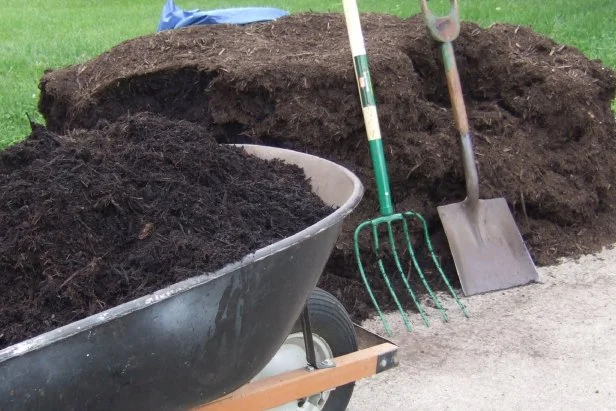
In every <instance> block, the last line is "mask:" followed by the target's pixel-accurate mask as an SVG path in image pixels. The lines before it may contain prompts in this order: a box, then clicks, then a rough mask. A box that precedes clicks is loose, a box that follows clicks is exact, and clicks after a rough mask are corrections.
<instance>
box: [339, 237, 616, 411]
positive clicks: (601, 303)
mask: <svg viewBox="0 0 616 411" xmlns="http://www.w3.org/2000/svg"><path fill="white" fill-rule="evenodd" d="M540 281H541V283H540V284H534V285H531V286H527V287H522V288H517V289H512V290H508V291H506V292H496V293H491V294H486V295H481V296H473V297H470V298H465V299H464V302H465V303H466V304H467V305H468V307H469V310H470V312H471V315H472V318H469V319H465V318H464V317H462V315H461V314H459V313H456V312H455V307H454V306H453V305H452V304H448V306H450V307H451V317H452V319H451V321H450V322H449V323H443V322H441V321H439V320H438V319H437V318H436V314H435V313H434V312H433V311H432V312H431V313H432V315H431V318H433V324H432V326H431V327H430V328H426V327H424V326H423V324H421V323H420V322H419V319H418V318H417V317H416V316H413V317H412V318H413V320H414V324H415V326H416V327H415V329H414V331H413V332H412V333H407V332H406V331H405V329H403V328H402V327H401V322H400V321H399V316H398V315H397V314H391V315H389V317H390V318H391V321H392V322H394V321H395V322H396V325H397V327H396V329H395V331H394V337H393V338H392V339H393V341H394V342H396V343H397V344H399V345H400V362H401V363H400V366H399V367H398V368H397V369H394V370H391V371H389V372H386V373H383V374H381V375H378V376H376V377H374V378H372V379H366V380H362V381H361V382H359V383H358V387H357V388H356V393H355V394H354V396H353V398H352V402H351V406H350V407H349V410H352V411H362V410H373V411H378V410H383V411H385V410H387V411H396V410H400V411H402V410H404V411H408V410H468V409H472V410H493V409H503V410H583V409H585V410H590V409H592V410H606V409H613V406H614V404H615V403H616V373H615V372H614V370H616V345H615V344H614V338H615V337H614V335H616V304H615V303H614V296H615V295H616V250H613V249H612V250H608V251H604V252H601V253H600V254H598V255H596V256H584V257H582V258H581V259H579V260H577V261H568V262H566V263H563V264H559V265H557V266H551V267H544V268H541V270H540ZM365 326H366V327H367V328H369V329H371V330H372V331H376V332H378V333H380V334H381V335H385V334H384V332H383V329H382V327H381V324H380V322H376V321H373V320H368V321H366V323H365Z"/></svg>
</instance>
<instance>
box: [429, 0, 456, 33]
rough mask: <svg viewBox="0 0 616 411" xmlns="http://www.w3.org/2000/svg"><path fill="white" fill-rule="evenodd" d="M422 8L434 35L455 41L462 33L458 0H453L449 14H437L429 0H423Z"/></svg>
mask: <svg viewBox="0 0 616 411" xmlns="http://www.w3.org/2000/svg"><path fill="white" fill-rule="evenodd" d="M421 10H422V12H423V15H424V19H425V20H426V24H427V25H428V29H429V30H430V33H432V37H434V38H435V39H436V40H438V41H441V42H445V41H453V40H454V39H455V38H456V37H458V34H460V14H459V12H458V0H451V8H450V9H449V15H447V16H437V15H435V14H434V13H432V11H430V8H429V7H428V1H427V0H421Z"/></svg>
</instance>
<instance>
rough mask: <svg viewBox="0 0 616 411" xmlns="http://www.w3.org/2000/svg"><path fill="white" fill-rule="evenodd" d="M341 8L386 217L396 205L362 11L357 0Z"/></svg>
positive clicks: (348, 2) (349, 0) (382, 206)
mask: <svg viewBox="0 0 616 411" xmlns="http://www.w3.org/2000/svg"><path fill="white" fill-rule="evenodd" d="M342 6H343V7H344V15H345V19H346V26H347V31H348V34H349V40H350V45H351V52H352V54H353V66H354V67H355V77H356V79H357V87H358V90H359V98H360V101H361V107H362V111H363V114H364V124H365V125H366V134H367V135H368V144H369V145H370V155H371V157H372V165H373V169H374V176H375V180H376V188H377V193H378V196H379V205H380V213H381V215H383V216H388V215H392V214H393V213H394V206H393V203H392V199H391V191H390V188H389V178H388V177H387V163H386V162H385V153H384V151H383V140H382V139H381V128H380V126H379V117H378V113H377V109H376V99H375V97H374V89H373V87H372V80H371V78H370V71H369V69H368V57H367V56H366V47H365V44H364V35H363V33H362V30H361V22H360V20H359V10H358V9H357V2H356V1H355V0H343V1H342Z"/></svg>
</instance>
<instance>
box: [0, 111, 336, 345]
mask: <svg viewBox="0 0 616 411" xmlns="http://www.w3.org/2000/svg"><path fill="white" fill-rule="evenodd" d="M0 186H1V187H2V190H1V191H0V272H1V273H2V275H1V276H0V349H2V348H4V347H5V346H7V345H11V344H14V343H16V342H19V341H21V340H24V339H26V338H29V337H32V336H35V335H38V334H40V333H42V332H45V331H48V330H51V329H53V328H56V327H59V326H62V325H65V324H68V323H70V322H72V321H76V320H78V319H81V318H84V317H86V316H88V315H92V314H95V313H97V312H100V311H103V310H105V309H107V308H111V307H113V306H116V305H118V304H121V303H123V302H126V301H129V300H132V299H134V298H138V297H140V296H143V295H145V294H148V293H151V292H153V291H156V290H158V289H161V288H163V287H165V286H168V285H170V284H173V283H175V282H177V281H181V280H183V279H186V278H189V277H192V276H195V275H199V274H203V273H205V272H210V271H213V270H216V269H219V268H221V267H223V266H224V265H226V264H228V263H231V262H234V261H237V260H239V259H240V258H242V257H244V256H245V255H247V254H249V253H250V252H252V251H255V250H257V249H259V248H261V247H264V246H266V245H269V244H271V243H273V242H275V241H278V240H280V239H283V238H285V237H288V236H290V235H292V234H295V233H297V232H298V231H301V230H302V229H304V228H306V227H308V226H309V225H311V224H313V223H315V222H317V221H319V220H320V219H322V218H323V217H325V216H326V215H328V214H329V213H331V211H332V210H331V208H329V207H328V206H326V205H325V204H323V202H322V201H321V200H320V199H319V197H317V196H316V195H315V194H313V193H312V191H311V187H310V183H309V182H308V181H307V180H306V177H305V175H304V172H303V171H302V170H301V169H299V168H298V167H296V166H292V165H288V164H284V163H282V162H281V161H271V162H270V161H265V160H261V159H258V158H256V157H253V156H249V155H247V154H246V153H245V152H244V151H243V150H241V149H239V148H234V147H229V146H223V145H219V144H217V143H216V141H215V140H214V139H213V138H212V136H211V135H210V134H209V132H208V131H207V130H205V129H203V128H202V127H200V126H197V125H195V124H193V123H189V122H177V121H170V120H167V119H164V118H160V117H158V116H154V115H148V114H140V115H137V116H135V117H131V118H127V119H124V120H122V121H120V122H118V123H114V124H110V125H108V126H105V127H103V128H102V129H101V130H93V131H77V132H75V133H71V134H70V135H69V136H66V137H63V136H58V135H57V134H55V133H53V132H50V131H48V130H46V129H45V128H43V127H42V126H38V125H37V126H35V127H34V129H33V132H32V134H31V135H30V136H29V137H28V139H27V140H26V141H25V142H23V143H20V144H19V145H16V146H13V147H11V148H10V149H8V150H6V151H4V152H2V153H0Z"/></svg>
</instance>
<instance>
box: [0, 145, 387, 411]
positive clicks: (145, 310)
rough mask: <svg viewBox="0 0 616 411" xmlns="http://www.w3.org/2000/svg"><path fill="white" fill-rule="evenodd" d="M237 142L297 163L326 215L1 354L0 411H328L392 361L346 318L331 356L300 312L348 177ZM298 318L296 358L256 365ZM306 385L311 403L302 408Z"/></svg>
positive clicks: (336, 229) (289, 154)
mask: <svg viewBox="0 0 616 411" xmlns="http://www.w3.org/2000/svg"><path fill="white" fill-rule="evenodd" d="M243 147H244V148H245V150H247V151H248V152H249V153H251V154H253V155H256V156H258V157H261V158H265V159H271V158H279V159H283V160H285V161H286V162H289V163H293V164H297V165H298V166H300V167H302V168H303V169H304V171H305V173H306V175H307V176H308V177H309V178H310V179H311V182H312V186H313V190H314V191H315V192H316V193H317V194H318V195H319V196H320V197H321V198H322V199H323V200H324V201H325V202H326V203H327V204H329V205H332V206H334V207H335V211H334V212H333V213H332V214H330V215H329V216H327V217H326V218H324V219H322V220H321V221H319V222H318V223H316V224H314V225H312V226H310V227H308V228H306V229H304V230H302V231H301V232H298V233H296V234H295V235H293V236H290V237H287V238H285V239H283V240H281V241H278V242H276V243H274V244H271V245H270V246H267V247H264V248H262V249H260V250H258V251H256V252H255V253H253V254H250V255H248V256H246V257H245V258H244V259H242V260H241V261H238V262H235V263H233V264H230V265H227V266H226V267H224V268H223V269H221V270H219V271H216V272H213V273H205V274H203V275H201V276H197V277H193V278H190V279H188V280H185V281H182V282H179V283H176V284H173V285H172V286H169V287H167V288H164V289H161V290H159V291H157V292H155V293H153V294H150V295H147V296H144V297H141V298H137V299H135V300H132V301H130V302H127V303H125V304H122V305H119V306H117V307H114V308H111V309H108V310H106V311H103V312H101V313H99V314H96V315H93V316H90V317H87V318H84V319H82V320H80V321H76V322H73V323H71V324H68V325H66V326H63V327H60V328H57V329H54V330H52V331H49V332H46V333H44V334H41V335H39V336H36V337H34V338H31V339H29V340H26V341H23V342H21V343H18V344H14V345H12V346H9V347H7V348H5V349H3V350H1V351H0V409H1V410H99V409H100V410H139V409H148V410H178V409H190V408H195V407H199V408H201V409H203V410H209V409H211V410H214V409H227V410H232V409H242V410H243V411H247V410H249V409H254V410H257V409H259V410H263V409H270V408H273V407H275V406H278V405H281V404H283V406H284V404H287V405H286V406H287V407H288V404H289V402H291V404H297V408H296V409H337V408H332V406H331V404H330V405H329V406H326V408H324V406H325V405H326V404H327V403H326V402H325V401H324V400H326V399H327V395H329V394H331V393H332V389H333V392H336V390H335V388H336V387H341V386H343V385H345V384H346V387H348V386H352V385H353V382H354V381H356V380H359V379H361V378H364V377H366V376H369V375H372V374H375V373H377V372H380V371H383V370H386V369H388V368H390V367H393V366H395V365H396V360H395V354H396V352H397V347H396V346H395V345H393V344H391V343H389V342H387V341H385V340H382V339H380V337H377V336H376V335H373V334H370V333H368V332H367V331H365V330H364V329H362V328H361V327H359V326H357V325H355V324H353V323H351V330H352V332H353V340H355V339H356V340H357V345H356V346H355V347H354V346H353V344H354V343H355V341H352V343H351V349H349V350H347V351H346V352H343V355H334V356H332V355H331V354H332V352H333V351H332V350H328V345H327V344H326V343H323V342H322V341H321V342H319V341H320V340H319V341H315V340H314V339H313V336H317V337H318V334H319V330H318V329H314V328H318V327H321V328H322V327H323V325H318V323H319V321H320V324H325V325H326V326H327V321H325V322H324V321H323V320H322V319H323V318H326V316H325V317H323V315H321V314H322V312H324V311H327V310H323V309H322V308H323V304H321V306H320V307H321V309H318V307H317V309H315V310H314V313H313V312H311V311H310V301H311V296H312V295H314V293H315V291H318V289H316V285H317V282H318V280H319V277H320V275H321V273H322V271H323V269H324V267H325V264H326V262H327V260H328V258H329V256H330V253H331V251H332V249H333V247H334V245H335V243H336V241H337V239H338V236H339V234H340V232H341V229H342V223H343V221H344V219H345V217H346V216H348V215H349V213H351V212H352V210H353V209H354V207H355V206H356V205H357V204H358V203H359V201H360V200H361V197H362V195H363V186H362V184H361V182H360V181H359V179H358V178H357V177H356V176H355V175H354V174H352V173H351V172H350V171H348V170H347V169H345V168H343V167H341V166H339V165H337V164H335V163H332V162H330V161H327V160H325V159H322V158H319V157H315V156H312V155H308V154H303V153H299V152H295V151H290V150H285V149H280V148H272V147H264V146H254V145H243ZM321 297H322V295H321ZM325 300H327V299H325ZM325 300H323V298H321V299H320V300H315V301H316V303H319V301H320V302H321V303H322V302H323V301H325ZM335 301H336V302H337V300H335ZM338 304H339V303H338ZM317 305H318V304H317ZM330 306H331V304H330ZM340 307H341V306H340ZM334 308H335V307H334ZM319 313H321V314H319ZM317 314H318V315H320V317H319V318H321V320H319V318H316V317H318V315H317ZM334 314H335V315H334V316H333V318H334V319H336V318H337V319H338V323H336V324H333V330H334V331H336V330H339V329H342V328H344V327H343V326H342V325H344V323H345V321H344V319H345V318H346V319H348V315H346V312H344V313H343V314H342V315H341V314H340V312H338V313H334ZM345 316H346V317H345ZM315 318H316V321H314V320H315ZM340 318H342V320H340ZM311 320H313V324H312V327H313V329H311V328H310V327H311ZM349 321H350V320H348V321H347V323H348V322H349ZM298 324H299V332H300V333H301V335H302V337H303V339H302V343H303V344H302V347H303V349H304V350H303V351H302V352H303V353H304V354H305V357H304V359H302V361H303V366H299V363H298V364H296V365H291V366H289V365H286V366H284V365H283V366H282V367H280V366H279V365H278V366H273V368H272V369H273V370H274V371H273V372H272V370H270V371H269V372H268V373H264V372H263V370H264V369H267V368H268V367H269V366H270V365H271V364H273V363H274V362H275V361H274V360H276V357H277V356H278V354H277V353H279V352H282V349H283V348H284V347H286V345H285V344H286V343H287V341H288V340H289V338H290V335H292V334H293V333H295V335H297V330H298ZM341 324H342V325H341ZM330 328H332V327H330ZM347 328H348V327H347ZM347 334H348V333H347ZM347 340H348V338H347ZM347 345H348V344H347ZM296 346H297V344H296ZM353 348H356V349H353ZM286 352H288V350H287V351H286ZM326 352H329V356H327V355H325V354H326ZM324 353H325V354H324ZM338 353H340V351H338ZM285 355H287V354H285ZM324 355H325V356H324ZM296 357H297V356H296ZM326 357H327V358H326ZM289 358H291V357H289ZM278 362H280V361H278ZM283 362H284V357H283ZM285 367H286V368H285ZM259 375H260V377H259V378H257V379H258V381H256V380H257V379H256V378H255V377H258V376H259ZM315 393H320V394H319V395H320V396H319V397H318V401H317V402H315V404H318V405H316V406H315V405H313V404H307V402H306V401H307V399H309V398H312V397H310V395H313V394H315ZM323 393H326V395H323ZM349 395H350V394H349ZM347 400H348V399H347ZM324 402H325V405H324ZM343 402H344V401H343ZM305 405H310V406H311V407H312V408H308V407H304V406H305ZM345 406H346V405H345ZM314 407H316V408H314ZM293 408H295V407H294V406H292V407H291V408H290V409H293ZM285 409H289V408H285Z"/></svg>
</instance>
